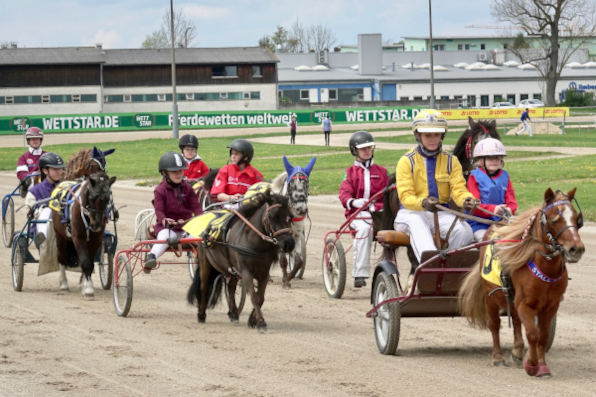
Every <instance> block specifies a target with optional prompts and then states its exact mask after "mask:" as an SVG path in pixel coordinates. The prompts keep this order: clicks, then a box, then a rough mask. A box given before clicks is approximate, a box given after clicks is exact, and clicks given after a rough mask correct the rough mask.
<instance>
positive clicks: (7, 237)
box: [2, 196, 14, 248]
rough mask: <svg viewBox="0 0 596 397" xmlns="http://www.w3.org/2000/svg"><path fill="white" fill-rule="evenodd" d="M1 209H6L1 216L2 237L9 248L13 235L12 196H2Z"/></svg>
mask: <svg viewBox="0 0 596 397" xmlns="http://www.w3.org/2000/svg"><path fill="white" fill-rule="evenodd" d="M2 209H3V210H4V211H6V212H5V213H4V216H3V217H2V239H3V240H4V246H5V247H6V248H10V246H11V244H12V238H13V237H14V201H12V197H10V196H9V197H4V200H2Z"/></svg>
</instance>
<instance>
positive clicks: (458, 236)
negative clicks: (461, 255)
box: [393, 208, 474, 262]
mask: <svg viewBox="0 0 596 397" xmlns="http://www.w3.org/2000/svg"><path fill="white" fill-rule="evenodd" d="M454 219H455V215H452V214H450V213H447V212H444V211H439V233H440V235H441V238H445V237H447V232H448V231H449V228H450V227H451V224H452V223H453V220H454ZM393 228H394V229H395V230H396V231H398V232H402V233H406V234H407V235H408V236H410V242H411V244H412V249H413V250H414V254H416V258H418V262H420V257H421V256H422V253H423V252H424V251H433V250H436V249H437V247H435V243H434V237H433V236H434V231H435V221H434V215H433V213H432V212H430V211H412V210H407V209H405V208H403V209H400V210H399V212H398V213H397V216H396V217H395V221H394V222H393ZM473 239H474V234H473V233H472V228H471V227H470V225H469V224H468V222H460V221H457V222H456V224H455V226H454V227H453V230H452V231H451V234H450V235H449V249H454V248H459V247H463V246H464V245H466V244H470V243H471V242H472V241H473ZM439 249H440V247H439Z"/></svg>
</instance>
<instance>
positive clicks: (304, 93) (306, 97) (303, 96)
mask: <svg viewBox="0 0 596 397" xmlns="http://www.w3.org/2000/svg"><path fill="white" fill-rule="evenodd" d="M300 100H301V101H308V100H310V91H308V90H300Z"/></svg>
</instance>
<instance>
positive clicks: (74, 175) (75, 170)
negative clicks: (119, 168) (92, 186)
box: [62, 147, 116, 181]
mask: <svg viewBox="0 0 596 397" xmlns="http://www.w3.org/2000/svg"><path fill="white" fill-rule="evenodd" d="M115 151H116V149H109V150H106V151H105V152H104V151H102V150H100V149H98V148H96V147H93V149H81V150H79V151H78V152H77V153H75V154H74V155H73V156H72V157H71V158H70V160H68V162H67V163H66V168H65V169H64V173H63V174H62V180H63V181H74V180H75V179H84V178H88V177H89V176H90V175H91V174H95V173H96V172H101V171H103V172H105V170H106V165H107V162H106V156H108V155H110V154H112V153H114V152H115Z"/></svg>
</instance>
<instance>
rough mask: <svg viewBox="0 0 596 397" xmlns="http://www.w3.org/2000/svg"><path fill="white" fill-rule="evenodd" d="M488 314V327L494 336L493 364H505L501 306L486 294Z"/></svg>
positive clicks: (485, 302) (496, 365)
mask: <svg viewBox="0 0 596 397" xmlns="http://www.w3.org/2000/svg"><path fill="white" fill-rule="evenodd" d="M484 304H485V307H486V314H487V315H488V328H489V329H490V332H491V334H492V336H493V354H492V358H493V365H494V366H495V367H499V366H501V365H505V359H503V351H502V350H501V338H500V335H499V330H500V329H501V317H500V316H499V310H500V306H499V305H498V303H496V302H495V301H494V300H493V299H491V298H490V297H487V296H485V301H484Z"/></svg>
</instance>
